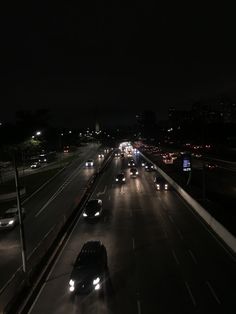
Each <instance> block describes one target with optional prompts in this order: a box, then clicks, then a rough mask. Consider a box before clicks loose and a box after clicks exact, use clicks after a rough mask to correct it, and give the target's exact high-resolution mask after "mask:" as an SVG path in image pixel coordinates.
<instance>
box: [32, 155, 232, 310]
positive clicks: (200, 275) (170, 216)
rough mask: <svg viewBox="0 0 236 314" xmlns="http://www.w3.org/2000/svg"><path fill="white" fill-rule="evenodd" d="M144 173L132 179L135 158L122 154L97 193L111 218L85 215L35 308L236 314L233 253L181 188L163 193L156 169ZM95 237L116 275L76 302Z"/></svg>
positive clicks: (111, 271) (103, 178)
mask: <svg viewBox="0 0 236 314" xmlns="http://www.w3.org/2000/svg"><path fill="white" fill-rule="evenodd" d="M120 169H125V173H126V175H127V181H126V183H125V184H123V185H119V184H116V183H115V180H114V177H115V175H116V174H117V172H119V171H120ZM139 171H140V175H139V177H138V178H136V179H133V178H130V177H129V171H128V169H127V159H125V160H124V159H116V158H114V160H113V161H112V163H111V165H110V166H109V168H107V170H106V171H105V173H104V174H103V175H102V177H101V178H100V181H99V183H98V185H97V188H96V189H95V191H94V193H93V195H92V197H91V198H97V197H99V198H101V199H102V200H103V204H104V215H103V217H100V220H98V221H97V222H96V223H88V222H86V221H84V219H83V217H81V218H80V219H79V220H78V223H77V225H76V226H75V228H74V230H73V232H72V234H71V236H70V238H69V239H68V241H67V243H66V245H65V247H64V249H63V250H62V252H61V254H60V255H59V257H58V259H57V261H56V263H55V264H54V266H53V268H52V269H51V272H50V274H49V275H48V278H47V280H46V281H45V283H44V285H43V286H42V289H41V290H40V293H39V294H38V296H37V298H36V299H35V301H34V303H33V305H32V307H31V310H30V312H29V313H31V314H41V313H44V314H46V313H50V314H51V313H57V314H60V313H83V314H85V313H89V314H93V313H94V314H101V313H102V314H103V313H117V314H120V313H121V314H125V313H127V314H132V313H138V314H141V313H146V314H147V313H148V314H149V313H153V314H157V313H161V314H162V313H163V314H166V313H168V314H169V313H181V314H183V313H186V314H189V313H204V314H205V313H222V314H225V313H227V314H229V313H235V309H236V288H235V287H236V286H235V282H236V268H235V260H234V259H233V257H232V256H231V255H230V254H229V253H228V252H227V251H226V250H225V248H224V247H223V246H222V245H221V243H220V242H218V240H217V239H216V238H215V237H214V236H213V235H212V234H211V232H209V230H208V229H207V228H206V226H205V225H204V224H203V223H202V222H201V221H200V219H199V218H198V217H197V216H196V215H195V214H193V213H192V211H191V209H190V208H188V207H187V206H186V204H185V203H184V201H183V200H182V199H181V198H180V197H179V196H178V195H177V194H176V192H175V191H173V190H170V191H166V192H163V191H162V192H158V191H156V190H155V186H154V184H153V173H147V172H145V171H144V169H142V168H141V167H139ZM89 240H101V241H102V242H103V243H104V245H105V246H106V248H107V252H108V266H109V278H108V279H107V282H106V286H105V289H104V296H103V297H99V296H97V295H96V294H93V293H92V294H90V295H86V296H76V297H75V298H74V299H73V298H71V296H70V293H69V290H68V283H69V277H70V273H71V270H72V265H73V262H74V260H75V258H76V256H77V254H78V253H79V251H80V249H81V247H82V245H83V244H84V243H85V242H86V241H89Z"/></svg>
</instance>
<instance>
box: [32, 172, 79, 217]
mask: <svg viewBox="0 0 236 314" xmlns="http://www.w3.org/2000/svg"><path fill="white" fill-rule="evenodd" d="M80 168H81V166H80V167H78V168H77V169H76V170H75V171H74V172H72V174H71V175H70V176H69V177H68V178H67V179H66V181H65V182H63V184H62V185H61V186H60V187H59V188H58V189H57V191H56V192H55V193H54V194H53V195H52V196H51V197H50V198H49V200H48V201H47V202H46V203H45V204H44V205H43V207H42V208H41V209H40V210H39V211H38V212H37V213H36V215H35V217H38V216H39V215H40V214H41V213H42V212H43V211H44V209H45V208H46V207H47V206H48V205H49V204H50V203H51V202H52V201H53V200H54V199H55V198H56V197H57V196H58V195H59V194H60V193H61V192H62V191H63V190H64V189H65V187H66V186H67V185H68V184H69V183H70V182H71V181H72V180H73V179H74V177H75V176H76V175H77V174H78V170H80Z"/></svg>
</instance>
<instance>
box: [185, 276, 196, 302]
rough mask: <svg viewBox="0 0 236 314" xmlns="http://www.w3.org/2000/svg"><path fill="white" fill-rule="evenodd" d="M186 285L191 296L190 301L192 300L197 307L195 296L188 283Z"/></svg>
mask: <svg viewBox="0 0 236 314" xmlns="http://www.w3.org/2000/svg"><path fill="white" fill-rule="evenodd" d="M184 284H185V287H186V289H187V291H188V294H189V296H190V299H191V301H192V302H193V305H194V306H196V305H197V303H196V301H195V299H194V296H193V294H192V291H191V289H190V287H189V285H188V283H187V281H185V282H184Z"/></svg>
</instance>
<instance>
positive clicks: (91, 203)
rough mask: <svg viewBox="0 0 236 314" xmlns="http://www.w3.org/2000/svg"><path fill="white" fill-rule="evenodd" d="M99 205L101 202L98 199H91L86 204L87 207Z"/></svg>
mask: <svg viewBox="0 0 236 314" xmlns="http://www.w3.org/2000/svg"><path fill="white" fill-rule="evenodd" d="M97 207H99V202H98V200H91V201H89V202H88V204H87V205H86V208H87V209H91V208H97Z"/></svg>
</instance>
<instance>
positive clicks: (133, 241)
mask: <svg viewBox="0 0 236 314" xmlns="http://www.w3.org/2000/svg"><path fill="white" fill-rule="evenodd" d="M132 243H133V250H135V240H134V238H132Z"/></svg>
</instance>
